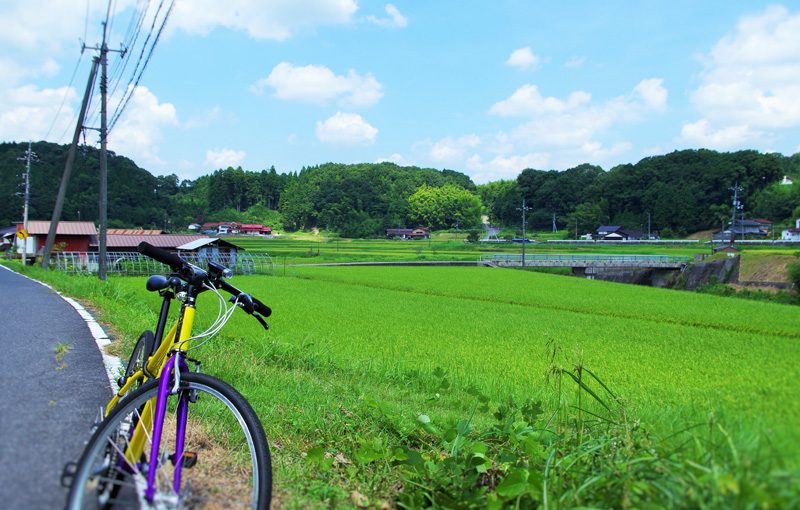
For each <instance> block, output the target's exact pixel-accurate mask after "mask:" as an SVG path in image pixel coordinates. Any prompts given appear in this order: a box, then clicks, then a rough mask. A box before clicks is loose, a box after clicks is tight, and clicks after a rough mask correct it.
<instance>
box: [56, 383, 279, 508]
mask: <svg viewBox="0 0 800 510" xmlns="http://www.w3.org/2000/svg"><path fill="white" fill-rule="evenodd" d="M157 383H158V381H157V380H152V381H148V382H147V383H145V384H144V385H143V386H142V387H141V388H139V389H137V390H136V391H134V392H132V393H130V394H129V395H127V396H126V398H125V399H124V400H122V401H121V402H120V403H119V404H118V405H117V407H115V408H114V409H113V410H112V411H111V413H109V415H108V416H107V417H106V418H105V420H103V422H102V423H101V424H100V425H99V426H98V428H97V430H96V431H95V433H94V434H93V435H92V438H91V439H90V440H89V443H88V444H87V445H86V448H85V449H84V452H83V455H82V456H81V459H80V461H79V462H78V466H77V468H76V471H75V475H74V478H73V482H72V485H71V487H70V491H69V496H68V499H67V508H115V507H126V508H129V507H133V508H253V509H265V508H269V502H270V498H271V496H272V466H271V463H270V456H269V446H268V444H267V439H266V437H265V435H264V431H263V428H262V427H261V423H260V422H259V421H258V417H257V416H256V414H255V412H254V411H253V409H252V407H250V404H248V403H247V401H246V400H245V399H244V397H242V396H241V394H239V392H237V391H236V390H235V389H233V388H232V387H231V386H230V385H228V384H227V383H225V382H223V381H221V380H219V379H216V378H214V377H211V376H208V375H204V374H182V375H181V385H180V390H179V391H178V392H177V394H175V395H169V398H168V402H167V415H166V417H165V419H164V427H163V432H162V437H161V441H160V446H159V454H158V458H157V459H151V458H150V455H151V446H152V426H151V424H152V418H151V415H149V412H148V409H149V407H150V405H146V404H148V402H151V403H152V404H154V403H155V398H156V396H157V394H158V385H157ZM181 398H185V399H186V400H187V401H188V413H187V423H186V427H185V433H184V446H183V450H182V451H183V452H184V453H183V455H182V456H181V458H180V459H178V458H176V454H175V452H176V449H177V447H176V441H177V439H178V438H177V437H176V436H178V433H177V430H178V426H177V422H178V417H177V411H176V410H177V408H178V401H179V400H180V399H181ZM137 424H139V425H138V428H139V429H142V431H141V432H138V433H134V430H135V429H136V428H137ZM145 424H146V425H148V426H146V427H142V425H145ZM137 438H138V439H137ZM137 441H141V443H139V444H138V445H137ZM134 452H135V453H134ZM176 466H178V467H176ZM152 469H155V470H156V477H155V480H156V481H155V487H154V488H155V495H154V496H151V497H150V498H148V497H147V496H146V495H145V492H146V488H147V473H148V472H149V471H150V470H152ZM176 472H178V476H177V478H176ZM176 480H177V481H176Z"/></svg>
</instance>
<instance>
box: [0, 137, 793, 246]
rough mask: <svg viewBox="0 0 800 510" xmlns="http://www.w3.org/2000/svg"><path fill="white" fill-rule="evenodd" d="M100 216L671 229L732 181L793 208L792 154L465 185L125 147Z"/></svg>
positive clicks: (442, 177) (362, 230)
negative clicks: (175, 167)
mask: <svg viewBox="0 0 800 510" xmlns="http://www.w3.org/2000/svg"><path fill="white" fill-rule="evenodd" d="M26 149H27V144H22V143H2V144H0V193H2V196H3V197H5V199H4V200H3V201H0V224H1V225H8V224H10V223H11V222H13V221H20V220H21V218H22V197H21V196H20V195H18V193H20V192H22V191H23V188H22V183H23V177H22V174H23V172H24V161H20V160H19V159H18V158H20V157H22V156H23V154H24V152H25V150H26ZM33 150H34V152H36V153H37V154H38V162H37V163H35V164H34V165H33V169H32V172H31V174H32V179H31V190H32V191H31V210H30V218H32V219H49V218H50V215H51V212H52V208H53V204H54V202H55V196H56V193H57V191H58V185H59V182H60V180H61V175H62V172H63V169H64V162H65V160H66V157H67V152H68V146H62V145H57V144H52V143H46V142H37V143H35V144H33ZM98 156H99V151H98V150H97V149H94V148H91V147H81V148H79V149H78V152H77V158H76V161H75V168H74V170H73V175H72V178H71V180H70V186H69V189H68V192H67V199H66V203H65V206H64V212H63V215H62V219H65V220H77V219H84V220H95V221H96V219H97V217H98V214H97V211H98V193H97V189H98V181H99V177H98V168H99V162H98ZM108 166H109V208H108V215H109V224H110V226H112V227H132V228H134V227H135V228H158V229H165V230H170V231H180V230H184V229H185V228H186V226H187V225H189V224H190V223H192V222H203V221H233V220H236V221H242V222H250V223H264V224H267V225H270V226H272V227H274V228H286V229H289V230H294V229H310V228H323V229H328V230H331V231H335V232H339V233H340V234H341V235H343V236H347V237H367V236H375V235H381V233H382V231H383V229H384V228H387V227H397V226H415V225H418V224H422V225H428V226H431V227H433V228H449V227H453V226H454V225H456V224H458V225H460V226H461V227H462V228H469V227H471V226H477V224H478V223H479V218H480V214H481V212H483V213H485V214H488V215H489V216H490V219H491V221H492V222H493V223H495V224H501V225H505V226H510V227H516V226H518V225H519V223H520V212H519V207H520V205H521V202H522V199H523V198H525V199H526V200H527V205H528V206H529V207H531V208H532V209H531V211H530V213H529V216H528V218H529V221H528V225H529V226H530V227H531V228H538V229H549V228H550V227H551V225H552V219H553V216H554V215H555V218H556V223H557V226H558V227H559V229H564V228H566V229H571V228H572V229H574V225H575V223H576V220H577V223H578V224H579V230H580V231H581V233H584V232H588V231H591V230H593V229H594V228H596V227H597V226H598V225H600V224H618V225H623V226H626V227H628V228H633V229H636V228H640V227H641V226H644V225H646V224H647V217H648V214H649V216H650V219H651V224H652V227H653V229H654V230H660V231H669V230H671V231H673V232H674V233H676V234H678V233H680V234H683V233H687V232H693V231H696V230H702V229H707V228H715V227H719V225H720V224H721V223H722V222H723V221H725V220H726V219H727V218H730V212H731V210H730V204H731V191H730V187H731V186H733V185H734V183H736V182H738V183H739V184H740V185H741V186H742V188H743V192H742V194H741V197H742V202H743V203H744V206H745V214H746V215H747V217H749V218H753V217H760V218H767V219H770V220H773V221H775V222H788V221H790V220H791V219H792V218H796V217H798V216H800V184H795V185H789V186H787V185H782V184H780V181H781V179H782V178H783V176H784V175H789V176H791V177H793V178H794V180H795V182H800V154H795V155H794V156H791V157H786V156H782V155H780V154H761V153H758V152H756V151H739V152H733V153H720V152H716V151H711V150H685V151H677V152H673V153H670V154H667V155H664V156H655V157H650V158H646V159H643V160H641V161H639V162H638V163H636V164H629V165H619V166H616V167H614V168H612V169H610V170H608V171H605V170H603V169H602V168H600V167H598V166H593V165H588V164H584V165H579V166H577V167H575V168H571V169H568V170H565V171H552V170H551V171H545V170H536V169H526V170H524V171H522V172H521V173H520V175H519V176H518V177H517V179H515V180H512V181H498V182H492V183H488V184H483V185H478V186H476V185H475V184H474V183H473V182H472V181H471V180H470V178H469V177H468V176H466V175H465V174H463V173H460V172H456V171H452V170H435V169H425V168H417V167H400V166H397V165H395V164H393V163H374V164H367V163H365V164H355V165H344V164H335V163H326V164H323V165H319V166H314V167H308V168H303V169H301V170H300V171H299V172H291V173H278V172H277V171H276V170H275V168H270V169H265V170H259V171H246V170H243V169H242V168H226V169H219V170H216V171H215V172H213V173H211V174H209V175H205V176H202V177H200V178H198V179H197V180H194V181H190V180H189V181H180V180H179V179H178V177H177V176H176V175H174V174H173V175H166V176H153V175H152V174H150V173H149V172H148V171H146V170H144V169H142V168H139V167H138V166H137V165H136V164H135V163H134V162H133V161H131V160H130V159H128V158H126V157H124V156H120V155H115V154H113V153H111V154H110V155H109V159H108Z"/></svg>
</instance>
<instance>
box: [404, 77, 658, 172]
mask: <svg viewBox="0 0 800 510" xmlns="http://www.w3.org/2000/svg"><path fill="white" fill-rule="evenodd" d="M667 98H668V91H667V89H666V88H665V87H664V85H663V80H662V79H660V78H649V79H645V80H642V81H640V82H639V83H638V84H636V85H635V86H634V87H633V89H632V90H631V91H630V92H629V93H628V94H625V95H621V96H617V97H613V98H611V99H607V100H605V101H594V100H593V98H592V96H591V94H589V93H588V92H584V91H580V90H579V91H573V92H571V93H569V94H568V95H567V96H566V97H552V96H544V95H542V94H541V92H540V91H539V89H538V88H537V87H536V86H535V85H531V84H528V85H524V86H522V87H520V88H519V89H517V90H516V91H515V92H514V93H513V94H512V95H511V96H510V97H508V98H507V99H505V100H502V101H499V102H497V103H495V104H494V105H493V106H492V107H491V108H490V110H489V113H490V114H494V115H497V116H500V117H508V118H520V117H521V118H522V122H521V123H519V124H517V125H516V126H514V127H512V128H510V129H509V130H508V131H500V132H497V133H494V134H492V135H476V134H470V135H466V136H462V137H452V136H449V137H444V138H442V139H440V140H439V141H437V142H435V143H431V142H430V141H427V142H420V143H418V144H417V146H416V149H417V150H418V151H419V152H422V153H423V154H424V155H425V157H426V159H428V160H430V161H433V162H435V163H437V164H447V165H451V166H459V165H460V166H461V167H463V168H466V169H467V170H468V171H469V172H470V174H471V176H472V178H473V179H474V180H475V181H476V182H486V181H490V180H496V179H508V178H513V177H514V176H516V175H517V174H518V173H519V172H520V171H521V170H523V169H525V168H539V169H549V168H561V169H565V168H570V167H572V166H575V165H578V164H580V163H585V162H591V163H595V164H601V165H606V164H610V163H615V162H617V161H618V160H619V158H620V157H622V156H624V155H625V154H627V153H629V152H630V151H631V150H632V149H633V145H632V144H631V143H630V142H628V141H625V140H621V141H618V140H617V141H615V140H612V141H606V140H604V138H606V137H607V133H609V132H610V131H611V130H612V128H614V127H615V126H619V125H624V124H630V123H634V122H639V121H641V120H642V119H644V118H646V117H647V116H648V115H651V114H653V113H658V112H662V111H664V109H665V108H666V106H667ZM487 155H488V156H487Z"/></svg>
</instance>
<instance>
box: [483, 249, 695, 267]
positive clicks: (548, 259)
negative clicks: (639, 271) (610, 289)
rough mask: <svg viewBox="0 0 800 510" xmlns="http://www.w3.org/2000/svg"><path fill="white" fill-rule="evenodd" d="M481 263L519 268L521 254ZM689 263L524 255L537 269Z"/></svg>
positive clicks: (666, 258)
mask: <svg viewBox="0 0 800 510" xmlns="http://www.w3.org/2000/svg"><path fill="white" fill-rule="evenodd" d="M480 262H481V263H484V264H485V263H492V264H495V265H498V266H521V265H522V255H521V254H494V255H481V258H480ZM688 263H689V257H684V256H676V255H588V254H543V253H542V254H539V253H531V254H526V255H525V265H526V266H539V267H660V268H671V269H679V268H681V267H683V266H685V265H687V264H688Z"/></svg>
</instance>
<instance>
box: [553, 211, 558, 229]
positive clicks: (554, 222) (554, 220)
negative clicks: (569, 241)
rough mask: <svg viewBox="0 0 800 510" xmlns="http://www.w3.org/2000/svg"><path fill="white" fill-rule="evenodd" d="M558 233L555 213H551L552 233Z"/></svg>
mask: <svg viewBox="0 0 800 510" xmlns="http://www.w3.org/2000/svg"><path fill="white" fill-rule="evenodd" d="M555 232H558V227H557V226H556V213H553V233H555Z"/></svg>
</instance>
